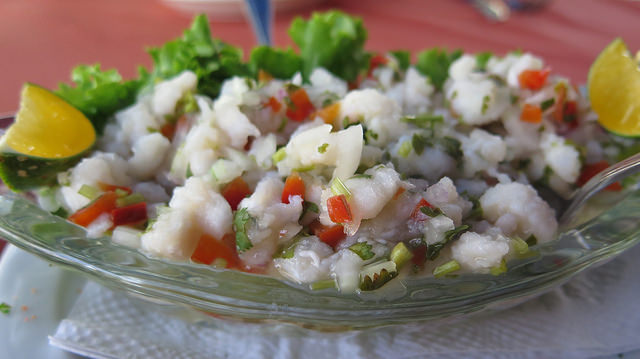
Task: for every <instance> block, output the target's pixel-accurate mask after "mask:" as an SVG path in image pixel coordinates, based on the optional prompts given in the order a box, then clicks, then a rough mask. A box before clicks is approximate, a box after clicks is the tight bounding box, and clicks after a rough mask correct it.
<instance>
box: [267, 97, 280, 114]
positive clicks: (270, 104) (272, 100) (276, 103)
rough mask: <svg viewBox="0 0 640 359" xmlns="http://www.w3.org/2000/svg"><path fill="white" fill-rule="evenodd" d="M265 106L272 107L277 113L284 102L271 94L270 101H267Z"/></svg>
mask: <svg viewBox="0 0 640 359" xmlns="http://www.w3.org/2000/svg"><path fill="white" fill-rule="evenodd" d="M265 107H271V111H273V112H274V113H275V112H279V111H280V109H281V108H282V104H281V103H280V101H278V100H276V98H275V97H273V96H271V97H269V101H267V103H266V104H265Z"/></svg>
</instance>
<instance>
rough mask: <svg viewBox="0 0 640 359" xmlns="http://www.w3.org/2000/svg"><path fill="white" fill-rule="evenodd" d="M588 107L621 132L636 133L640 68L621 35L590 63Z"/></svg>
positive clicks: (604, 123) (609, 127) (639, 115)
mask: <svg viewBox="0 0 640 359" xmlns="http://www.w3.org/2000/svg"><path fill="white" fill-rule="evenodd" d="M588 88H589V99H590V100H591V107H592V108H593V110H594V111H595V112H596V113H597V114H598V117H599V118H598V122H599V123H600V124H601V125H602V126H603V127H604V128H606V129H607V130H609V131H611V132H613V133H615V134H618V135H621V136H629V137H636V136H640V70H639V69H638V63H637V61H636V60H635V59H634V57H633V56H632V55H631V53H629V50H628V49H627V46H626V45H625V43H624V41H622V39H619V38H618V39H615V40H613V42H611V43H610V44H609V45H608V46H607V47H606V48H605V49H604V50H602V52H601V53H600V55H598V58H597V59H596V61H595V62H594V63H593V64H592V65H591V69H590V70H589V78H588Z"/></svg>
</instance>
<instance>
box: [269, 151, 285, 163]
mask: <svg viewBox="0 0 640 359" xmlns="http://www.w3.org/2000/svg"><path fill="white" fill-rule="evenodd" d="M285 157H287V150H286V148H285V147H282V148H280V149H279V150H277V151H276V153H274V154H273V155H272V156H271V160H272V161H273V163H274V164H275V163H278V162H280V161H282V160H284V158H285Z"/></svg>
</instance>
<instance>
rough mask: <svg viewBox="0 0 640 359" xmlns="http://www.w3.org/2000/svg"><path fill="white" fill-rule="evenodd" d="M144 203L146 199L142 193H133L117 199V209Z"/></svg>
mask: <svg viewBox="0 0 640 359" xmlns="http://www.w3.org/2000/svg"><path fill="white" fill-rule="evenodd" d="M144 201H145V198H144V196H142V195H141V194H140V193H132V194H130V195H128V196H125V197H121V198H118V199H116V207H126V206H129V205H132V204H136V203H140V202H144Z"/></svg>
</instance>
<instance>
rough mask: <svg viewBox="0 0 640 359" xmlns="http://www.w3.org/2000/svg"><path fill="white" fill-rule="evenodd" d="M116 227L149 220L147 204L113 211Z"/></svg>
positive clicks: (137, 204) (132, 205)
mask: <svg viewBox="0 0 640 359" xmlns="http://www.w3.org/2000/svg"><path fill="white" fill-rule="evenodd" d="M111 219H112V220H113V225H114V226H122V225H125V224H134V223H139V222H142V221H146V220H147V203H146V202H140V203H134V204H130V205H128V206H124V207H120V208H114V209H113V210H111Z"/></svg>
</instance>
